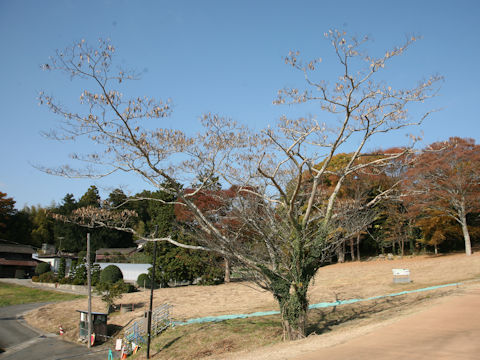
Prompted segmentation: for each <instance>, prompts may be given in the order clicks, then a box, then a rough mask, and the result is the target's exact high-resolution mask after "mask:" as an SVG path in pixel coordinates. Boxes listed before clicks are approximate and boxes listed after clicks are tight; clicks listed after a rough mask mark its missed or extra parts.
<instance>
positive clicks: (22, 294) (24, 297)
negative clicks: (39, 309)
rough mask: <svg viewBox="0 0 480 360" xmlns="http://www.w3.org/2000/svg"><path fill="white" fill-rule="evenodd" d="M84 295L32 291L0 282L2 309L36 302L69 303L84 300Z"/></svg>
mask: <svg viewBox="0 0 480 360" xmlns="http://www.w3.org/2000/svg"><path fill="white" fill-rule="evenodd" d="M84 297H85V296H84V295H74V294H67V293H59V292H56V291H48V290H38V289H32V288H29V287H26V286H20V285H13V284H6V283H1V282H0V307H3V306H10V305H18V304H28V303H36V302H51V301H52V302H55V301H68V300H75V299H81V298H84Z"/></svg>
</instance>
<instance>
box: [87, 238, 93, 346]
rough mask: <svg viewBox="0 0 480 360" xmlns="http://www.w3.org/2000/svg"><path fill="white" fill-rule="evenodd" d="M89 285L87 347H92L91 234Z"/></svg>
mask: <svg viewBox="0 0 480 360" xmlns="http://www.w3.org/2000/svg"><path fill="white" fill-rule="evenodd" d="M87 284H88V319H87V321H88V339H87V344H88V345H87V346H88V348H90V347H91V339H92V277H91V272H90V233H87Z"/></svg>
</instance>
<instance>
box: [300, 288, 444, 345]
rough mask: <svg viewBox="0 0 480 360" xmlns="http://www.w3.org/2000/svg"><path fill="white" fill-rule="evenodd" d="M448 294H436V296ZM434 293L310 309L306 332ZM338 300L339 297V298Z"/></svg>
mask: <svg viewBox="0 0 480 360" xmlns="http://www.w3.org/2000/svg"><path fill="white" fill-rule="evenodd" d="M444 295H446V293H445V294H443V293H441V294H435V295H433V296H434V297H441V296H444ZM431 297H432V294H425V295H423V296H419V297H417V298H416V300H414V301H412V300H411V299H407V298H404V297H400V296H399V297H395V298H383V299H378V300H372V301H368V302H364V303H357V304H351V305H341V306H340V307H338V306H334V307H332V308H325V309H314V310H310V311H309V314H308V324H307V328H306V333H307V336H308V335H315V334H317V335H320V334H323V333H325V332H329V331H331V330H332V328H333V327H334V326H339V325H342V324H344V323H347V322H349V321H353V320H360V319H366V318H369V317H372V316H374V315H376V314H379V313H381V312H385V311H388V310H393V309H398V308H400V307H402V306H406V305H409V304H412V303H417V302H419V301H423V300H425V299H428V298H431ZM337 300H338V299H337Z"/></svg>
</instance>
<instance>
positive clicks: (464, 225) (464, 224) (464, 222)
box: [461, 213, 472, 256]
mask: <svg viewBox="0 0 480 360" xmlns="http://www.w3.org/2000/svg"><path fill="white" fill-rule="evenodd" d="M461 220H462V232H463V238H464V240H465V254H466V255H467V256H470V255H472V243H471V242H470V233H469V232H468V226H467V217H466V216H465V213H463V214H462V218H461Z"/></svg>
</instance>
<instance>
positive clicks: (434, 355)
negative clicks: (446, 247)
mask: <svg viewBox="0 0 480 360" xmlns="http://www.w3.org/2000/svg"><path fill="white" fill-rule="evenodd" d="M293 359H295V360H317V359H328V360H347V359H348V360H352V359H355V360H367V359H368V360H370V359H376V360H390V359H408V360H427V359H428V360H431V359H435V360H452V359H455V360H467V359H468V360H470V359H471V360H473V359H480V289H478V288H477V289H473V290H470V291H469V292H468V293H467V294H465V295H462V296H458V297H454V298H452V299H449V300H447V301H445V302H443V303H441V304H438V305H435V306H433V307H431V308H429V309H427V310H424V311H422V312H420V313H416V314H412V315H410V316H408V317H406V318H403V319H401V320H399V321H397V322H395V323H392V324H390V325H388V326H385V327H382V328H379V329H377V330H374V331H373V332H371V333H369V334H367V335H364V336H359V337H357V338H354V339H352V340H349V341H347V342H345V343H343V344H339V345H335V346H332V347H329V348H325V349H321V350H318V351H315V352H313V353H311V354H307V355H302V356H300V357H295V358H293Z"/></svg>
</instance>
